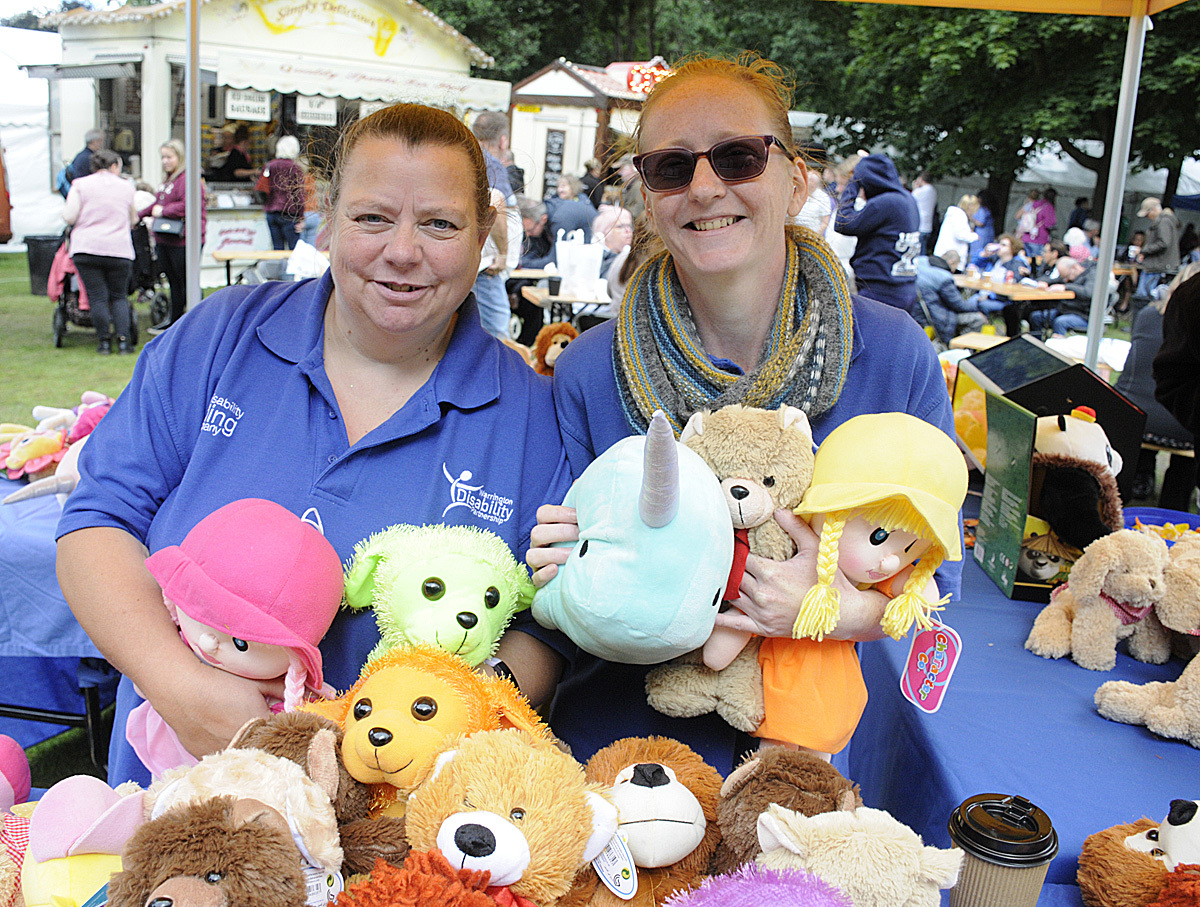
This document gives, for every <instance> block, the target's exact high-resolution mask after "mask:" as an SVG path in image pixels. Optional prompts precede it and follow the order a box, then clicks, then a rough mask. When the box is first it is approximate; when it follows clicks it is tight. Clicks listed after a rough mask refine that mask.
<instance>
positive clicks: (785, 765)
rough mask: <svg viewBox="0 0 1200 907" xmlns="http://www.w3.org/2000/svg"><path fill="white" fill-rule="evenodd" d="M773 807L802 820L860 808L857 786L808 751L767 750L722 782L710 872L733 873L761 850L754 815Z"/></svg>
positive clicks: (759, 752)
mask: <svg viewBox="0 0 1200 907" xmlns="http://www.w3.org/2000/svg"><path fill="white" fill-rule="evenodd" d="M772 803H776V804H778V805H779V806H782V807H784V808H785V809H791V810H795V811H796V812H798V813H801V814H802V815H805V816H815V815H819V814H820V813H827V812H834V811H835V810H839V809H842V810H849V809H855V808H856V807H859V806H862V796H861V794H860V793H859V790H858V785H857V784H854V783H853V782H851V781H848V780H847V779H846V778H845V777H843V775H842V773H841V772H839V771H838V770H837V769H836V768H834V767H833V766H832V765H830V764H829V763H828V762H826V761H825V760H824V759H822V758H821V757H820V756H817V755H815V754H813V753H810V752H806V751H803V750H793V749H789V748H787V747H782V746H770V747H767V748H765V749H761V750H759V751H758V752H757V753H755V754H754V755H753V756H751V757H749V758H748V759H746V760H745V761H744V762H743V763H742V764H741V765H739V766H738V767H737V768H736V769H734V770H733V772H732V773H731V774H730V775H729V777H728V778H726V779H725V783H724V784H723V785H722V786H721V801H720V803H718V804H717V823H718V824H719V825H720V827H721V843H720V844H718V845H717V851H716V853H715V854H714V856H713V872H732V871H733V870H734V869H736V868H737V867H738V866H741V865H742V864H744V863H749V862H752V861H753V860H754V859H755V858H756V857H757V856H758V855H759V854H760V853H761V852H762V848H761V847H760V846H759V843H758V817H759V816H760V815H762V814H763V813H764V812H766V810H767V807H768V806H769V805H770V804H772Z"/></svg>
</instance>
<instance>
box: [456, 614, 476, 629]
mask: <svg viewBox="0 0 1200 907" xmlns="http://www.w3.org/2000/svg"><path fill="white" fill-rule="evenodd" d="M454 619H455V620H456V621H458V625H459V626H460V627H462V628H463V629H464V630H470V629H471V628H472V627H474V626H475V625H476V624H477V623H479V618H478V616H476V615H474V614H472V613H471V612H470V611H459V612H458V614H456V615H455V617H454Z"/></svg>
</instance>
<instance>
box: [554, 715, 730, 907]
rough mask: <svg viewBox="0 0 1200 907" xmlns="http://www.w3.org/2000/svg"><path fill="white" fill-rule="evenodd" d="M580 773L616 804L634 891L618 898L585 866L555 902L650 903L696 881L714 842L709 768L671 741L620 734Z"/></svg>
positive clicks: (713, 778) (714, 779) (713, 774)
mask: <svg viewBox="0 0 1200 907" xmlns="http://www.w3.org/2000/svg"><path fill="white" fill-rule="evenodd" d="M586 777H587V780H588V781H590V782H593V783H595V784H602V785H607V786H608V790H609V793H610V795H611V797H612V801H613V803H615V804H616V807H617V816H618V823H619V824H618V828H619V830H620V832H621V834H622V835H623V836H624V837H625V841H626V844H627V845H628V847H629V852H630V855H631V856H632V857H633V862H634V865H635V867H636V872H637V892H636V894H635V895H634V896H633V898H632V899H630V900H622V899H621V898H618V897H617V896H616V895H614V894H613V893H612V892H610V891H609V890H608V889H607V888H606V887H605V886H603V885H601V884H600V881H599V878H598V877H597V875H596V872H595V870H594V869H593V868H592V867H590V866H588V867H585V868H584V869H583V870H582V871H581V872H580V873H579V875H578V876H577V877H576V880H575V885H574V886H573V887H572V889H571V892H570V893H569V894H568V895H567V896H566V897H565V898H563V900H562V901H560V902H559V904H560V907H575V905H582V904H590V905H594V907H600V905H607V907H619V905H621V904H622V903H625V904H631V905H639V907H651V905H661V904H662V903H663V901H664V900H665V899H666V898H667V897H669V896H670V895H672V894H673V893H674V892H676V891H686V890H687V889H689V888H693V887H695V886H696V885H698V884H699V883H700V880H701V879H702V878H703V877H704V876H705V875H706V874H707V872H708V868H709V863H710V862H711V860H712V856H713V852H714V851H715V849H716V847H717V843H718V842H719V841H720V840H721V832H720V829H719V827H718V825H717V799H718V797H719V796H720V788H721V776H720V775H719V774H717V770H716V769H714V768H713V767H712V766H710V765H709V764H708V763H706V762H705V761H704V760H703V759H701V758H700V756H699V755H698V754H697V753H696V752H694V751H693V750H692V749H690V748H689V747H687V746H684V745H683V744H682V743H680V742H678V741H677V740H671V739H670V738H668V737H627V738H625V739H624V740H618V741H616V742H615V743H610V744H609V745H608V746H606V747H604V749H602V750H600V751H599V752H597V753H596V754H595V755H594V756H592V758H591V759H589V760H588V763H587V766H586Z"/></svg>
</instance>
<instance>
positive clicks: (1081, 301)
mask: <svg viewBox="0 0 1200 907" xmlns="http://www.w3.org/2000/svg"><path fill="white" fill-rule="evenodd" d="M1058 276H1059V278H1060V279H1061V280H1060V282H1059V283H1057V284H1054V285H1053V288H1054V289H1058V288H1060V287H1061V288H1062V289H1065V290H1070V291H1071V292H1072V293H1074V294H1075V298H1074V299H1060V300H1059V301H1058V307H1057V308H1054V309H1043V310H1041V311H1039V312H1031V313H1030V315H1029V323H1030V325H1031V326H1033V327H1035V328H1043V327H1045V326H1046V324H1047V323H1049V324H1050V327H1051V330H1052V331H1054V333H1055V334H1066V333H1067V331H1086V330H1087V326H1088V315H1089V314H1090V313H1091V310H1092V292H1093V291H1094V289H1095V287H1096V263H1095V262H1094V261H1089V262H1080V261H1076V260H1075V259H1074V258H1070V257H1067V258H1060V259H1059V260H1058Z"/></svg>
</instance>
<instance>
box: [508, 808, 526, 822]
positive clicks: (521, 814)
mask: <svg viewBox="0 0 1200 907" xmlns="http://www.w3.org/2000/svg"><path fill="white" fill-rule="evenodd" d="M508 817H509V818H510V819H512V820H513V821H514V822H520V821H521V820H522V819H524V818H525V810H523V809H521V807H519V806H515V807H513V809H512V811H511V812H510V813H509V814H508Z"/></svg>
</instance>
